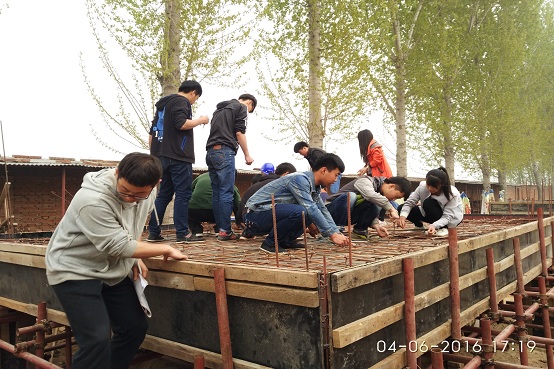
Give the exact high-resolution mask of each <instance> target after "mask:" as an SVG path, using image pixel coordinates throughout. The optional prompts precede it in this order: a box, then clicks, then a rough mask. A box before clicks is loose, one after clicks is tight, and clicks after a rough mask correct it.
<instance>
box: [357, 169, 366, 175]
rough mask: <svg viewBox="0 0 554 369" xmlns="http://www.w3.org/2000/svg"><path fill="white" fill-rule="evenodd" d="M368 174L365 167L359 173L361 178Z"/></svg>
mask: <svg viewBox="0 0 554 369" xmlns="http://www.w3.org/2000/svg"><path fill="white" fill-rule="evenodd" d="M365 174H367V167H363V168H362V169H360V170H359V171H358V177H361V176H363V175H365Z"/></svg>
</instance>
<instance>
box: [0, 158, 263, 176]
mask: <svg viewBox="0 0 554 369" xmlns="http://www.w3.org/2000/svg"><path fill="white" fill-rule="evenodd" d="M117 163H118V161H114V160H101V159H81V160H76V159H75V158H63V157H55V156H50V157H48V158H46V159H45V158H43V157H41V156H30V155H14V156H12V157H9V156H8V157H3V156H0V165H4V164H6V165H20V166H43V167H62V166H68V167H88V168H113V167H115V166H117ZM207 171H208V168H206V167H199V168H194V172H196V173H198V172H200V173H204V172H207ZM237 172H238V173H240V174H256V173H259V172H260V171H259V169H258V170H245V169H238V170H237Z"/></svg>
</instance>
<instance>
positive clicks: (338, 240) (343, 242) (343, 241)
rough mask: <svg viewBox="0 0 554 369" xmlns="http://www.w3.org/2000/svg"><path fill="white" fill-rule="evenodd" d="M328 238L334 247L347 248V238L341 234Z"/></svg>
mask: <svg viewBox="0 0 554 369" xmlns="http://www.w3.org/2000/svg"><path fill="white" fill-rule="evenodd" d="M329 238H330V239H331V241H333V243H334V244H335V245H338V246H348V237H346V236H345V235H343V234H342V233H333V234H332V235H331V236H329Z"/></svg>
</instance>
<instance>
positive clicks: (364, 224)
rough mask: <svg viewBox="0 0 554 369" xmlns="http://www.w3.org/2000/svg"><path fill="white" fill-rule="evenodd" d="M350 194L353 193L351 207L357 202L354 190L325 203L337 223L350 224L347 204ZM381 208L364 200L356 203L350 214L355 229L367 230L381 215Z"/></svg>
mask: <svg viewBox="0 0 554 369" xmlns="http://www.w3.org/2000/svg"><path fill="white" fill-rule="evenodd" d="M349 194H352V195H353V196H351V199H350V200H351V202H350V207H351V208H352V205H354V204H355V203H356V194H355V193H353V192H349V193H343V194H341V195H340V196H338V197H337V198H335V199H334V200H333V201H331V202H330V203H329V204H327V205H325V206H326V207H327V210H329V213H330V214H331V216H332V217H333V220H334V221H335V224H336V225H340V226H345V225H348V210H347V206H346V205H347V201H348V198H347V197H346V196H348V195H349ZM380 210H381V208H380V207H379V206H377V205H375V204H374V203H372V202H369V201H365V200H364V201H362V202H361V203H359V204H358V205H354V208H353V209H352V214H351V216H350V223H351V224H354V229H355V230H357V231H367V228H368V227H369V226H370V225H371V222H373V220H374V219H375V218H377V215H379V211H380Z"/></svg>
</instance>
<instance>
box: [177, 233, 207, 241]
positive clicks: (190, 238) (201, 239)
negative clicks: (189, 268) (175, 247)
mask: <svg viewBox="0 0 554 369" xmlns="http://www.w3.org/2000/svg"><path fill="white" fill-rule="evenodd" d="M199 242H205V241H204V238H202V237H198V236H197V235H195V234H192V233H189V235H188V236H187V237H177V240H176V241H175V243H199Z"/></svg>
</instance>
